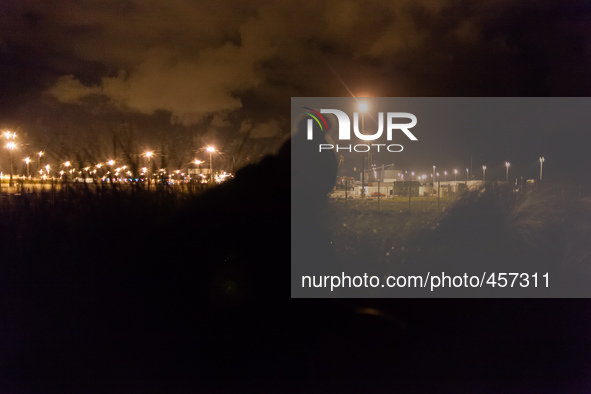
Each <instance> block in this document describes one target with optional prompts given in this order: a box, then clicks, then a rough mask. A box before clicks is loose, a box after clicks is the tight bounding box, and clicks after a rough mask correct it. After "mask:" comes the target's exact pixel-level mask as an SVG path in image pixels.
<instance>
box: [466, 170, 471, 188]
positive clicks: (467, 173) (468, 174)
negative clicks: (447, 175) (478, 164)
mask: <svg viewBox="0 0 591 394" xmlns="http://www.w3.org/2000/svg"><path fill="white" fill-rule="evenodd" d="M469 178H470V169H468V168H466V186H468V180H469Z"/></svg>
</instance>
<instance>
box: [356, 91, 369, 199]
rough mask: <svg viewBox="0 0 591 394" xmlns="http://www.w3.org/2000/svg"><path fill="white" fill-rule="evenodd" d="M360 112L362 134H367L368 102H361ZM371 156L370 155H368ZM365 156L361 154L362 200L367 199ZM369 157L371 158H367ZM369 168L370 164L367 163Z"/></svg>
mask: <svg viewBox="0 0 591 394" xmlns="http://www.w3.org/2000/svg"><path fill="white" fill-rule="evenodd" d="M358 109H359V112H361V133H362V134H365V113H366V112H367V110H368V109H369V106H368V105H367V102H366V101H361V102H359V107H358ZM368 155H369V153H368ZM365 157H366V155H365V154H363V153H362V154H361V198H363V197H365ZM367 157H369V156H367ZM367 164H368V166H369V162H368V163H367Z"/></svg>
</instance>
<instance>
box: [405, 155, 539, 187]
mask: <svg viewBox="0 0 591 394" xmlns="http://www.w3.org/2000/svg"><path fill="white" fill-rule="evenodd" d="M539 161H540V181H541V180H542V167H543V164H544V161H545V159H544V157H540V159H539ZM509 167H511V163H509V162H508V161H506V162H505V168H506V173H505V182H507V183H509ZM486 169H487V167H486V165H483V166H482V181H483V182H485V181H486ZM453 173H454V181H457V176H458V173H459V172H458V169H457V168H455V169H454V170H453ZM443 175H444V176H445V181H447V175H448V172H447V170H445V171H443ZM399 176H401V177H402V179H403V180H404V174H402V175H400V173H399ZM439 176H440V174H439V172H438V171H437V166H433V172H432V173H431V178H433V179H438V178H439ZM411 177H412V178H411V179H412V180H413V181H414V180H415V172H414V171H411ZM417 179H418V180H419V181H420V180H425V179H427V175H426V174H423V175H419V176H418V178H417ZM469 180H470V169H469V168H466V181H469Z"/></svg>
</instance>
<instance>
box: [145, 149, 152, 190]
mask: <svg viewBox="0 0 591 394" xmlns="http://www.w3.org/2000/svg"><path fill="white" fill-rule="evenodd" d="M146 157H147V158H148V190H150V183H152V176H151V175H152V166H150V163H151V159H152V152H150V151H147V152H146Z"/></svg>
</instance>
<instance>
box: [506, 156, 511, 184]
mask: <svg viewBox="0 0 591 394" xmlns="http://www.w3.org/2000/svg"><path fill="white" fill-rule="evenodd" d="M510 166H511V163H509V162H508V161H506V162H505V167H507V173H506V175H505V182H506V183H507V184H509V167H510Z"/></svg>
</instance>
